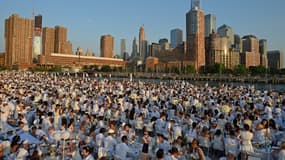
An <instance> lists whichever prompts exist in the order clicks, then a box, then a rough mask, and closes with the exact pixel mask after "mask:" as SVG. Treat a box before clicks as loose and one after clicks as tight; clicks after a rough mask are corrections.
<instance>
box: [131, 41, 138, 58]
mask: <svg viewBox="0 0 285 160" xmlns="http://www.w3.org/2000/svg"><path fill="white" fill-rule="evenodd" d="M137 56H138V44H137V39H136V37H135V38H134V40H133V49H132V55H131V57H132V58H136V57H137Z"/></svg>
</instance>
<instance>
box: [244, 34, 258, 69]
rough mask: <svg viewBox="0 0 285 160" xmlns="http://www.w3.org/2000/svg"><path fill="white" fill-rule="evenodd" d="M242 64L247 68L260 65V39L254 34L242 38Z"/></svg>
mask: <svg viewBox="0 0 285 160" xmlns="http://www.w3.org/2000/svg"><path fill="white" fill-rule="evenodd" d="M242 50H243V52H242V54H241V64H244V65H245V66H246V67H247V68H248V67H250V66H259V65H260V54H259V40H258V39H257V38H256V37H255V36H254V35H247V36H244V37H243V38H242Z"/></svg>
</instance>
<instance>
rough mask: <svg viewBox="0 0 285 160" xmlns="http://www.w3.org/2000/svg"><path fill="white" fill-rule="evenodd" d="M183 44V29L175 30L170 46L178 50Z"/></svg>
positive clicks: (171, 32) (171, 35)
mask: <svg viewBox="0 0 285 160" xmlns="http://www.w3.org/2000/svg"><path fill="white" fill-rule="evenodd" d="M182 42H183V31H182V30H181V29H178V28H176V29H173V30H171V31H170V43H171V44H170V46H171V48H176V47H177V46H179V45H180V44H182Z"/></svg>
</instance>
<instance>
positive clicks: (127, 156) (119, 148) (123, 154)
mask: <svg viewBox="0 0 285 160" xmlns="http://www.w3.org/2000/svg"><path fill="white" fill-rule="evenodd" d="M121 140H122V142H121V143H119V144H117V145H116V153H115V157H118V158H120V159H122V160H131V159H133V158H132V157H134V154H133V153H132V152H131V149H130V148H129V146H128V145H127V141H128V137H127V136H123V137H122V139H121Z"/></svg>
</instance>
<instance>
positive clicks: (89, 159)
mask: <svg viewBox="0 0 285 160" xmlns="http://www.w3.org/2000/svg"><path fill="white" fill-rule="evenodd" d="M91 152H92V149H91V148H90V147H89V146H85V147H83V149H82V151H81V154H82V156H83V160H95V159H94V157H93V155H92V154H91Z"/></svg>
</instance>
